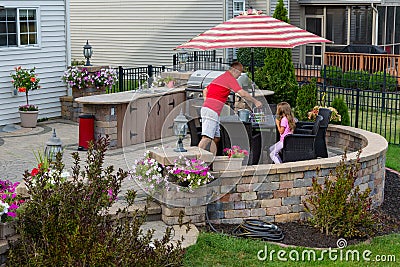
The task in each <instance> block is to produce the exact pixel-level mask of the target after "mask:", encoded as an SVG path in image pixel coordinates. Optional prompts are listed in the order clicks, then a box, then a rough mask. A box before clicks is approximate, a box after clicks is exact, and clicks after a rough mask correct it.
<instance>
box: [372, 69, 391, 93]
mask: <svg viewBox="0 0 400 267" xmlns="http://www.w3.org/2000/svg"><path fill="white" fill-rule="evenodd" d="M385 79H386V81H385ZM384 85H385V88H386V90H385V91H389V92H394V91H396V89H397V79H396V77H395V76H392V75H390V74H387V73H386V77H385V73H384V72H383V71H377V72H374V73H373V74H372V75H371V77H370V79H369V88H370V89H372V90H375V91H383V87H384Z"/></svg>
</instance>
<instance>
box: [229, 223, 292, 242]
mask: <svg viewBox="0 0 400 267" xmlns="http://www.w3.org/2000/svg"><path fill="white" fill-rule="evenodd" d="M232 234H233V235H235V236H239V237H251V238H261V239H263V240H265V241H282V240H283V238H284V237H285V235H284V234H283V232H282V230H281V229H279V227H278V226H276V225H274V224H271V223H268V222H265V221H262V220H255V219H249V220H244V221H243V222H242V223H241V224H240V225H239V226H238V227H236V228H235V229H234V230H233V231H232Z"/></svg>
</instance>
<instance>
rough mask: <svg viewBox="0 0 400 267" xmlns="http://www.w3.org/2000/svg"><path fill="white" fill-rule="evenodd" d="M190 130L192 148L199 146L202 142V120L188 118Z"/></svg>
mask: <svg viewBox="0 0 400 267" xmlns="http://www.w3.org/2000/svg"><path fill="white" fill-rule="evenodd" d="M187 119H188V123H187V125H188V128H189V134H190V146H197V145H198V144H199V142H200V140H201V122H200V118H190V117H188V118H187Z"/></svg>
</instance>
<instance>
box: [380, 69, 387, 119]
mask: <svg viewBox="0 0 400 267" xmlns="http://www.w3.org/2000/svg"><path fill="white" fill-rule="evenodd" d="M386 75H387V73H386V68H385V69H383V86H382V104H381V108H382V112H383V111H384V110H385V105H386V104H385V92H386Z"/></svg>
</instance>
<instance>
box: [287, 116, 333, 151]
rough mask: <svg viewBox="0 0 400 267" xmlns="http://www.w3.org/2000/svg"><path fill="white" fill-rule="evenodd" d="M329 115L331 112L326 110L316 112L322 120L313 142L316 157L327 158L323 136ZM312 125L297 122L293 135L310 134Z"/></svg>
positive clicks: (310, 123) (311, 123)
mask: <svg viewBox="0 0 400 267" xmlns="http://www.w3.org/2000/svg"><path fill="white" fill-rule="evenodd" d="M331 114H332V111H331V110H330V109H328V108H320V109H319V111H318V115H321V116H322V118H323V119H322V121H321V123H320V126H319V130H318V133H317V138H316V141H315V153H316V156H317V157H321V158H327V157H328V149H327V148H326V140H325V136H326V129H327V128H328V124H329V120H330V117H331ZM313 125H314V123H313V122H305V121H299V122H297V123H296V129H295V130H294V133H296V134H311V131H312V127H313Z"/></svg>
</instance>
